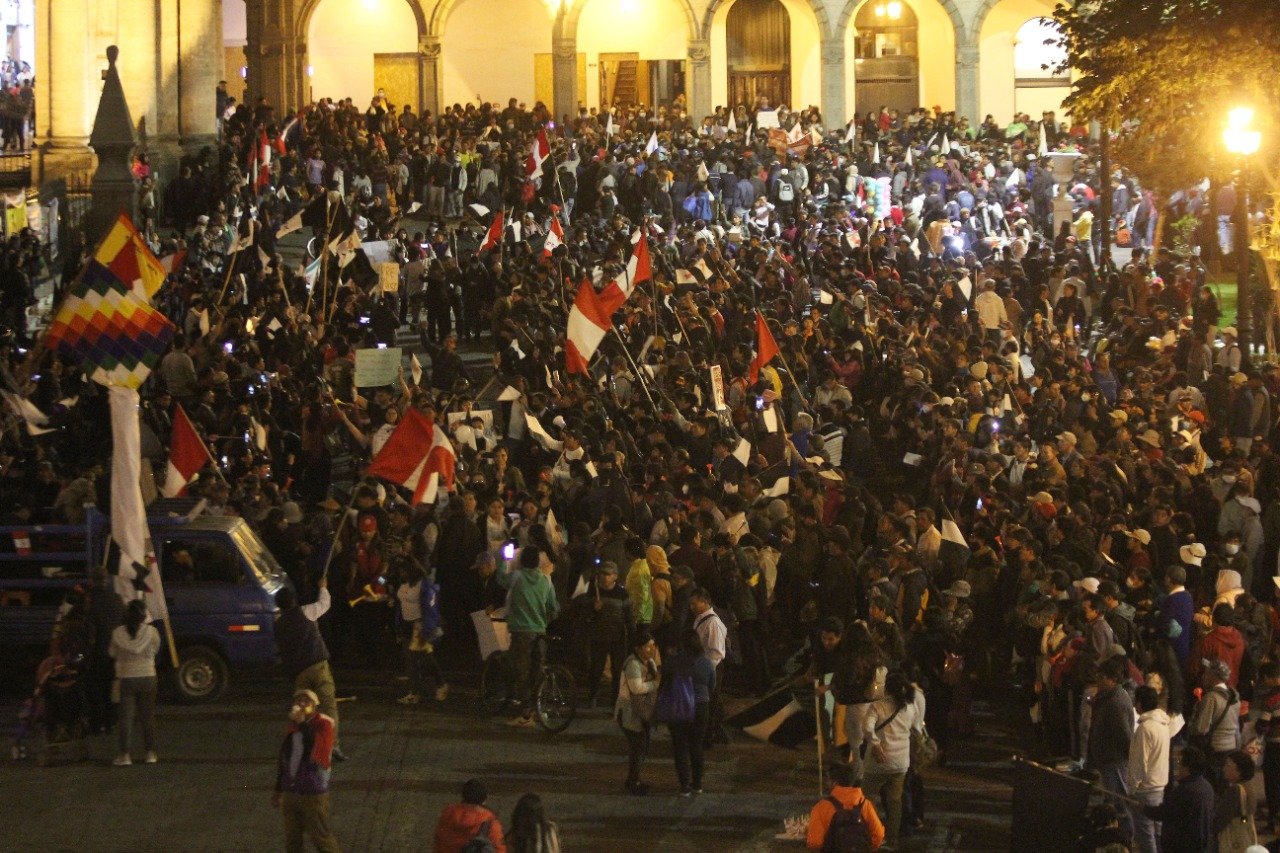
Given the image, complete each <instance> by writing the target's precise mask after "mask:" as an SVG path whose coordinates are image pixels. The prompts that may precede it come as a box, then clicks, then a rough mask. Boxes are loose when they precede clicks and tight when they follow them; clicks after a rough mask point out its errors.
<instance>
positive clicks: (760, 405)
mask: <svg viewBox="0 0 1280 853" xmlns="http://www.w3.org/2000/svg"><path fill="white" fill-rule="evenodd" d="M756 411H757V412H762V411H764V397H756Z"/></svg>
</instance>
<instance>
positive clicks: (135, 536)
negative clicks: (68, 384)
mask: <svg viewBox="0 0 1280 853" xmlns="http://www.w3.org/2000/svg"><path fill="white" fill-rule="evenodd" d="M107 399H108V401H109V403H110V407H111V540H112V541H113V542H114V543H115V544H116V546H117V547H118V548H119V549H120V565H119V568H118V569H117V570H116V573H115V574H116V592H118V593H119V594H120V596H121V597H122V598H124V600H125V601H130V600H132V599H135V598H141V599H143V600H144V601H145V602H146V604H147V613H148V614H149V615H150V617H151V618H152V619H166V618H168V615H169V611H168V608H167V607H166V606H165V600H164V590H163V589H162V588H161V586H160V568H159V565H158V564H157V563H156V555H155V551H154V550H153V549H152V547H151V533H150V531H149V530H148V529H147V510H146V507H145V506H144V505H143V503H142V485H141V483H142V429H141V427H140V425H139V421H138V408H139V398H138V392H137V391H136V390H135V389H133V388H124V387H120V386H112V387H110V388H108V389H107Z"/></svg>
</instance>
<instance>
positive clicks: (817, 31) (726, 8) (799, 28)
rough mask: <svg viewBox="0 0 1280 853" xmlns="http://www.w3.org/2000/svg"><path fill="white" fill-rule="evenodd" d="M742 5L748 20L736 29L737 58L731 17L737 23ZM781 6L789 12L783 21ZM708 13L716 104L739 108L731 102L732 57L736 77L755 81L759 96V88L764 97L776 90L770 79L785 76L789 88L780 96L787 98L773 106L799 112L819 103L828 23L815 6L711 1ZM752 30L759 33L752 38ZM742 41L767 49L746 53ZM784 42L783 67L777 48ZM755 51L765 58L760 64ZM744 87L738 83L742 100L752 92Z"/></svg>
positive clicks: (787, 1) (782, 0)
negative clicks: (819, 15)
mask: <svg viewBox="0 0 1280 853" xmlns="http://www.w3.org/2000/svg"><path fill="white" fill-rule="evenodd" d="M743 4H748V5H746V7H745V10H744V11H745V12H746V14H747V16H748V17H747V18H746V19H745V21H744V23H742V24H741V25H737V24H735V32H736V33H737V34H736V35H735V39H736V40H737V41H738V46H735V47H734V48H733V51H736V52H737V53H736V55H734V54H733V53H731V49H730V45H729V18H730V16H731V15H733V17H734V18H735V19H736V18H737V15H735V14H734V10H735V9H737V8H738V7H739V6H740V5H743ZM779 4H780V5H781V6H782V8H783V9H784V10H785V12H786V17H785V19H781V18H779V16H778V14H777V6H778V5H779ZM708 14H709V15H710V26H709V27H708V28H707V32H708V37H709V39H708V40H709V42H710V48H711V69H712V73H711V97H712V102H713V103H714V104H718V105H724V104H733V105H736V104H737V103H738V102H737V101H736V100H735V99H734V98H733V97H731V95H732V94H733V93H732V92H731V89H730V82H729V81H730V62H731V56H732V61H733V62H735V63H737V64H736V65H735V66H734V68H735V71H734V73H735V74H738V75H742V76H740V77H739V78H738V79H739V80H742V79H744V77H745V78H748V79H749V78H752V77H754V78H755V80H756V81H757V83H756V85H757V88H756V89H755V91H757V92H760V88H759V86H760V85H763V86H764V87H765V89H766V91H765V92H764V94H766V95H768V91H767V88H768V87H769V86H774V85H777V84H774V83H769V82H768V81H767V76H768V75H778V76H781V75H782V73H783V72H784V71H785V74H786V87H785V88H784V89H783V91H782V96H783V97H782V98H781V99H780V100H773V99H772V98H770V106H772V107H777V106H781V105H785V106H788V107H791V108H793V109H801V108H804V107H806V106H809V105H811V104H817V103H818V102H819V101H820V99H821V94H820V93H821V91H822V78H821V74H822V69H821V44H822V32H823V28H824V27H825V24H826V22H825V16H824V18H823V20H819V18H818V15H817V13H816V12H815V11H814V7H813V6H811V5H810V4H809V3H808V2H806V0H727V2H720V3H715V2H713V3H712V6H711V8H710V9H709V10H708ZM739 14H741V12H740V13H739ZM783 20H785V41H784V35H783V33H782V32H781V30H782V29H783V25H782V21H783ZM753 21H759V23H755V24H754V25H753V24H752V22H753ZM738 26H742V27H744V29H745V32H744V31H740V30H737V27H738ZM753 26H754V27H755V28H757V35H756V36H755V38H754V39H752V37H751V35H750V30H751V28H752V27H753ZM764 28H768V29H764ZM744 40H747V41H753V42H755V43H758V44H759V46H760V47H761V48H765V49H763V50H759V51H756V50H755V48H754V46H753V47H752V49H751V51H752V52H751V53H749V52H747V51H744V50H743V49H742V43H743V41H744ZM783 43H785V44H786V46H787V48H786V51H785V62H784V61H783V60H782V58H781V57H779V56H778V52H779V50H780V48H779V45H780V44H783ZM757 52H758V53H759V54H761V57H762V58H761V59H756V58H755V56H754V55H753V54H754V53H757ZM744 85H749V84H744V83H742V82H740V83H739V92H738V95H739V96H743V95H744V93H749V92H750V91H751V90H750V89H744V88H743V87H744Z"/></svg>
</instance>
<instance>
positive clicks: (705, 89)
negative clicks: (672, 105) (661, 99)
mask: <svg viewBox="0 0 1280 853" xmlns="http://www.w3.org/2000/svg"><path fill="white" fill-rule="evenodd" d="M686 79H687V80H688V87H689V98H688V102H689V118H690V119H692V120H693V121H694V122H695V123H701V122H702V120H703V119H704V118H705V117H707V116H708V115H710V114H711V111H712V110H713V109H715V104H713V103H712V101H711V43H710V42H709V41H706V40H705V39H698V40H696V41H691V42H689V76H688V77H687V78H686Z"/></svg>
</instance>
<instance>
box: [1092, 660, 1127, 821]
mask: <svg viewBox="0 0 1280 853" xmlns="http://www.w3.org/2000/svg"><path fill="white" fill-rule="evenodd" d="M1125 676H1126V673H1125V663H1124V661H1123V660H1122V659H1119V658H1109V659H1107V660H1105V661H1103V662H1102V664H1101V665H1100V666H1099V667H1098V676H1097V680H1096V682H1095V683H1096V684H1097V688H1098V692H1097V693H1095V694H1094V697H1093V714H1092V717H1091V721H1090V723H1089V749H1088V754H1087V755H1086V762H1085V763H1086V766H1087V767H1088V768H1089V769H1090V770H1094V771H1097V773H1098V774H1099V776H1100V777H1101V778H1100V780H1099V781H1100V782H1101V784H1102V787H1104V788H1106V789H1107V790H1108V791H1111V792H1112V793H1115V794H1118V795H1120V796H1122V797H1123V796H1126V795H1127V794H1128V789H1127V788H1126V787H1125V772H1126V769H1127V767H1128V764H1129V742H1130V741H1132V740H1133V727H1134V722H1133V699H1132V698H1130V696H1129V693H1128V691H1127V690H1125V689H1124V688H1123V687H1121V686H1120V685H1121V684H1122V683H1123V682H1124V680H1125ZM1120 822H1121V825H1122V826H1123V827H1124V829H1125V831H1126V832H1130V833H1131V832H1132V826H1131V825H1130V820H1129V813H1128V811H1125V812H1124V813H1123V814H1121V816H1120Z"/></svg>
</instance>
